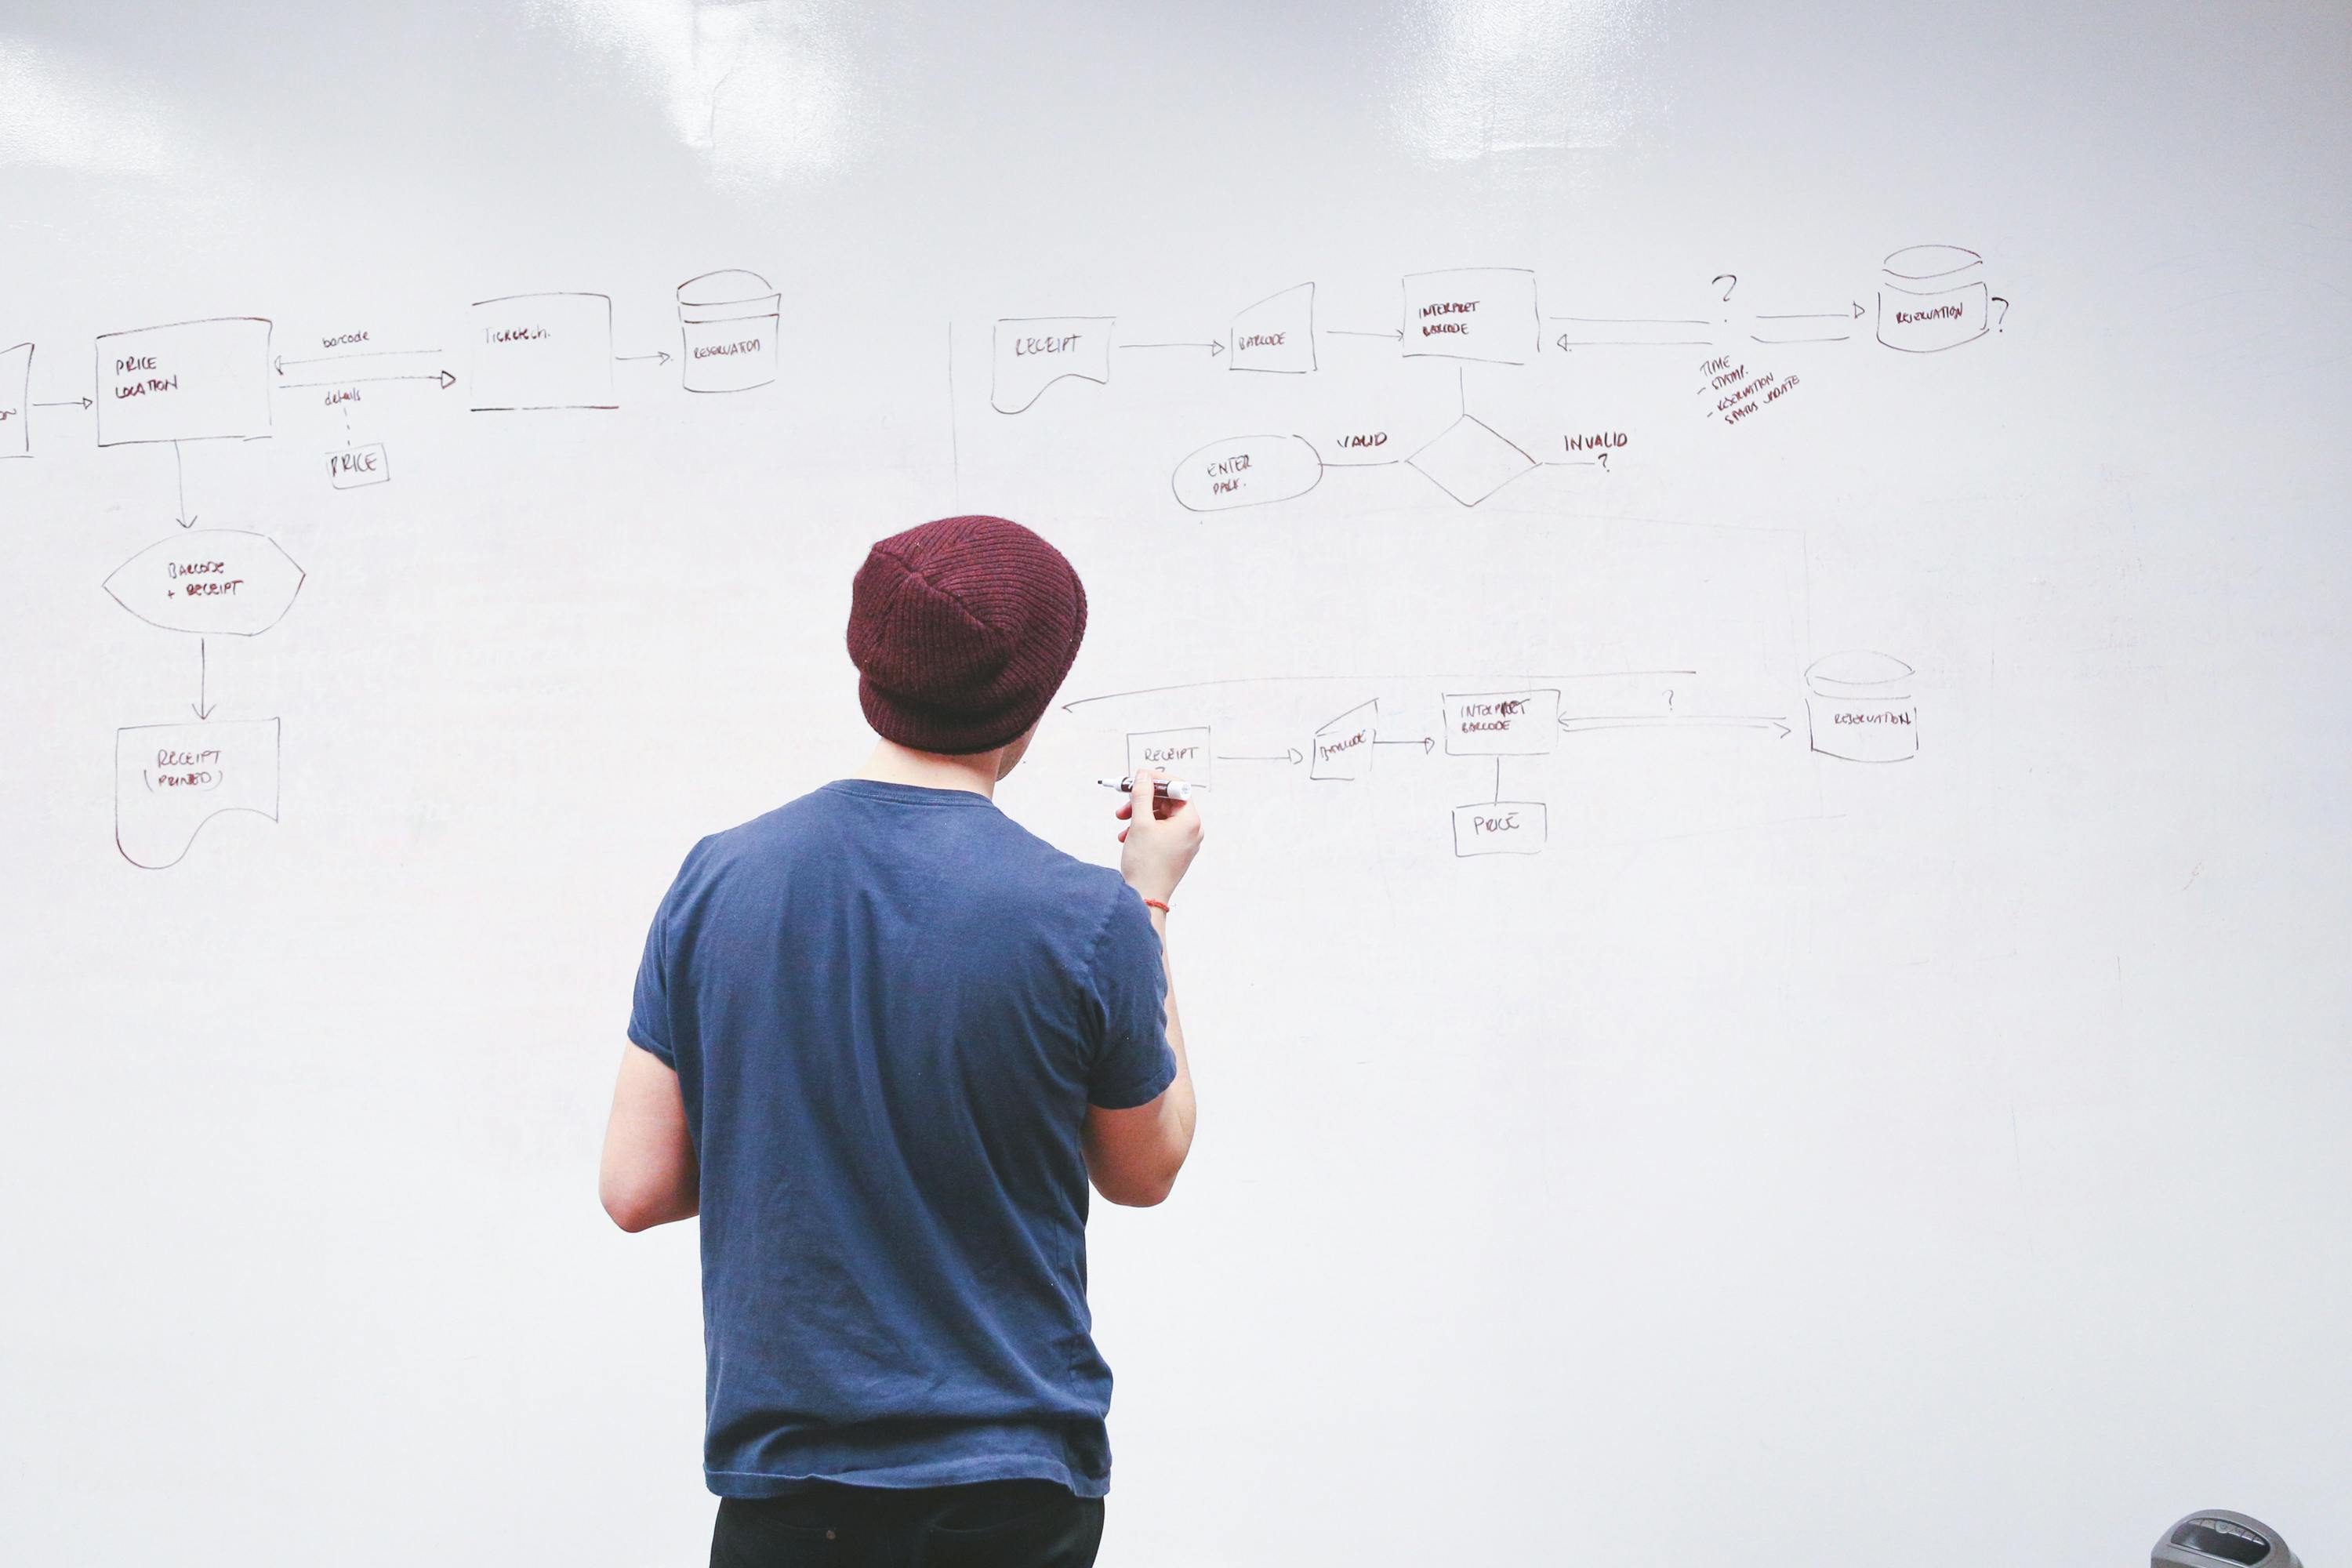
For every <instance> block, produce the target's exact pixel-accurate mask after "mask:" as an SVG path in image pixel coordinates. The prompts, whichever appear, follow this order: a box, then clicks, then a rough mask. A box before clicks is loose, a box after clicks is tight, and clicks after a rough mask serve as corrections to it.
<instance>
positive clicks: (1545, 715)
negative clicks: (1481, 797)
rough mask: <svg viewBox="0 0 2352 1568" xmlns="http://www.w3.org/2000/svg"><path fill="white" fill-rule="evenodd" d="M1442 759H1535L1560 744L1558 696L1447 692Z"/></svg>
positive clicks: (1550, 693) (1543, 692)
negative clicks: (1444, 757)
mask: <svg viewBox="0 0 2352 1568" xmlns="http://www.w3.org/2000/svg"><path fill="white" fill-rule="evenodd" d="M1444 705H1445V754H1446V755H1448V756H1451V757H1533V756H1539V755H1542V754H1543V753H1545V752H1550V751H1552V750H1553V749H1554V748H1556V747H1557V746H1558V745H1559V692H1558V691H1557V690H1554V689H1539V690H1532V691H1468V692H1449V693H1448V694H1447V695H1446V696H1445V698H1444Z"/></svg>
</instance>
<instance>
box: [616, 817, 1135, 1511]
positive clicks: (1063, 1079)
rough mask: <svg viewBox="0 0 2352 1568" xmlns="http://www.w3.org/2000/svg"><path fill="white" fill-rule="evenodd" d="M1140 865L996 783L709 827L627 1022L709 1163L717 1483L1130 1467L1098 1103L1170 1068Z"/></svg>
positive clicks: (1120, 1104)
mask: <svg viewBox="0 0 2352 1568" xmlns="http://www.w3.org/2000/svg"><path fill="white" fill-rule="evenodd" d="M1165 992H1166V982H1165V980H1164V977H1163V973H1162V971H1161V968H1160V942H1159V938H1158V936H1157V935H1156V934H1155V933H1154V932H1153V931H1152V929H1151V922H1150V918H1149V917H1148V916H1147V915H1146V914H1145V912H1144V908H1143V902H1142V900H1140V899H1139V898H1138V897H1137V896H1136V895H1135V893H1134V891H1133V890H1132V889H1129V888H1128V887H1127V885H1126V884H1125V883H1123V882H1121V881H1120V880H1119V879H1118V873H1116V872H1114V871H1111V870H1108V869H1106V868H1103V867H1099V866H1090V865H1087V864H1086V863H1085V862H1083V861H1080V860H1075V859H1073V858H1070V857H1069V856H1067V855H1065V854H1063V853H1062V852H1061V851H1060V850H1058V849H1055V848H1054V847H1052V846H1050V845H1048V844H1046V843H1045V842H1044V841H1043V840H1042V839H1039V838H1037V837H1034V836H1032V835H1031V834H1029V833H1028V832H1026V831H1025V830H1024V829H1023V828H1021V827H1020V826H1017V825H1015V824H1014V823H1013V820H1012V819H1011V818H1010V817H1007V816H1005V815H1004V814H1003V812H1001V811H999V810H997V809H996V807H995V805H992V803H991V802H990V801H988V800H987V799H985V798H984V797H982V796H981V795H973V794H971V793H969V792H966V791H961V790H937V789H919V788H917V787H915V786H913V785H909V784H880V783H875V782H872V781H868V780H863V779H858V780H844V781H841V782H839V783H835V784H827V785H825V786H824V788H823V789H820V790H817V791H816V792H814V794H811V795H803V796H802V797H801V798H800V799H798V800H796V801H793V803H792V804H791V805H786V806H783V807H782V808H781V809H779V810H776V811H772V812H770V813H769V814H768V815H767V816H762V817H760V818H758V819H757V820H755V821H751V822H748V823H745V824H744V825H743V826H740V827H737V828H732V829H730V830H729V831H728V832H725V833H720V834H716V835H713V836H712V837H709V838H706V839H704V840H703V841H702V842H701V843H699V844H698V845H696V846H695V847H694V850H693V852H692V853H691V854H689V855H688V857H687V858H686V864H685V866H684V867H683V868H680V869H679V871H678V874H677V882H676V883H675V884H673V885H672V886H671V888H670V890H669V893H668V896H667V897H666V898H665V899H663V900H662V905H661V909H660V910H659V912H657V913H656V915H655V917H654V922H653V930H652V931H650V932H649V933H648V934H647V936H646V955H645V962H644V963H643V964H642V965H641V966H640V967H639V969H638V972H637V992H636V1006H635V1012H634V1014H633V1015H632V1016H631V1018H630V1021H629V1038H630V1039H632V1040H634V1041H635V1042H636V1043H637V1044H638V1045H639V1046H642V1047H644V1048H645V1049H646V1050H648V1051H651V1052H652V1053H653V1054H654V1055H655V1056H656V1057H658V1058H661V1059H662V1060H663V1061H665V1062H667V1063H668V1064H669V1065H670V1066H672V1067H674V1068H677V1075H678V1086H679V1088H680V1089H682V1090H683V1091H684V1094H685V1099H686V1114H687V1121H688V1125H689V1126H690V1127H691V1128H692V1130H693V1134H694V1146H695V1152H696V1155H697V1156H698V1159H699V1160H700V1162H701V1177H702V1310H703V1340H704V1348H705V1352H706V1354H707V1356H708V1363H707V1375H706V1380H705V1381H706V1402H707V1405H708V1408H709V1429H708V1434H707V1437H706V1440H705V1445H704V1450H703V1468H704V1473H705V1475H706V1476H707V1477H708V1479H709V1486H710V1489H711V1490H712V1491H714V1492H717V1493H719V1495H720V1496H722V1497H767V1496H774V1495H777V1494H780V1493H782V1492H786V1491H789V1490H791V1489H793V1487H794V1485H795V1484H796V1483H798V1482H801V1481H803V1480H808V1479H825V1480H834V1481H843V1482H847V1483H850V1484H853V1485H862V1486H877V1487H927V1486H946V1485H952V1484H957V1483H961V1482H966V1481H986V1480H1002V1479H1021V1478H1034V1479H1043V1480H1051V1481H1058V1482H1061V1483H1062V1484H1063V1485H1065V1486H1067V1487H1068V1488H1069V1489H1071V1490H1072V1491H1074V1492H1076V1493H1077V1494H1079V1495H1080V1496H1082V1497H1099V1496H1101V1495H1103V1493H1105V1492H1106V1491H1108V1489H1109V1486H1110V1444H1109V1440H1108V1437H1107V1436H1106V1435H1105V1432H1104V1428H1103V1417H1104V1415H1106V1414H1107V1413H1108V1410H1109V1408H1110V1368H1109V1367H1108V1366H1107V1365H1105V1364H1104V1362H1103V1359H1102V1356H1101V1354H1100V1352H1097V1350H1096V1349H1095V1343H1094V1339H1093V1336H1092V1333H1091V1330H1092V1326H1093V1322H1092V1319H1091V1317H1090V1316H1089V1314H1088V1312H1087V1248H1086V1222H1087V1173H1086V1163H1085V1157H1084V1154H1083V1152H1082V1149H1081V1145H1080V1136H1081V1133H1082V1131H1083V1129H1084V1126H1085V1121H1086V1108H1087V1105H1088V1104H1089V1103H1092V1104H1095V1105H1099V1106H1104V1107H1106V1108H1108V1109H1112V1110H1118V1109H1123V1108H1126V1107H1129V1106H1136V1105H1142V1104H1145V1103H1146V1102H1148V1101H1150V1100H1153V1099H1154V1098H1156V1097H1157V1096H1158V1095H1159V1094H1160V1091H1161V1090H1163V1089H1166V1088H1167V1087H1168V1085H1169V1084H1170V1083H1171V1081H1172V1080H1173V1079H1174V1078H1175V1075H1176V1061H1175V1056H1174V1054H1173V1053H1172V1052H1171V1051H1170V1049H1169V1048H1168V1041H1167V1034H1166V1028H1165V1023H1164V1017H1163V1014H1162V1012H1161V1005H1162V1001H1163V998H1164V995H1165Z"/></svg>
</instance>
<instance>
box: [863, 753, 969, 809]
mask: <svg viewBox="0 0 2352 1568" xmlns="http://www.w3.org/2000/svg"><path fill="white" fill-rule="evenodd" d="M996 763H997V753H996V752H975V753H974V754H973V755H971V756H968V757H950V756H946V755H943V754H941V753H940V752H919V751H916V750H915V749H914V748H913V747H911V746H902V745H900V744H898V742H896V741H878V742H876V743H875V746H874V752H873V754H872V755H871V756H869V757H867V758H866V765H865V766H864V767H863V768H861V769H859V770H858V773H857V776H858V777H859V778H862V779H874V780H876V781H877V782H879V783H882V784H914V785H916V786H917V787H919V788H921V789H960V790H964V791H967V792H969V793H971V794H972V795H981V796H983V797H985V798H987V799H989V800H994V799H995V798H996Z"/></svg>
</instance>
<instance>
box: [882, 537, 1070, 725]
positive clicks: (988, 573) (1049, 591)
mask: <svg viewBox="0 0 2352 1568" xmlns="http://www.w3.org/2000/svg"><path fill="white" fill-rule="evenodd" d="M1086 635H1087V591H1086V589H1085V588H1083V587H1082V586H1080V585H1079V583H1078V574H1076V572H1073V571H1072V570H1070V563H1068V562H1067V561H1066V560H1064V559H1063V558H1062V552H1060V551H1058V550H1056V549H1055V548H1054V547H1053V546H1052V545H1050V544H1048V543H1046V542H1045V541H1044V540H1042V539H1040V538H1038V537H1037V536H1036V535H1035V534H1034V533H1032V532H1030V531H1028V530H1027V529H1025V528H1024V527H1022V526H1021V525H1020V524H1019V523H1017V522H1008V521H1005V520H1004V519H1003V518H1001V517H943V518H941V519H940V521H937V522H927V523H924V524H923V525H922V526H921V527H919V528H910V529H908V531H906V532H904V533H895V534H892V535H891V536H890V537H889V538H887V539H886V540H884V541H882V542H880V543H879V544H877V545H876V546H875V547H874V548H873V549H872V550H871V551H869V552H866V564H865V565H863V566H860V567H859V568H858V569H857V581H856V584H854V585H853V586H852V587H851V589H850V598H849V658H850V662H852V663H853V664H855V665H856V666H857V677H858V679H857V700H858V701H859V703H860V704H861V705H863V706H864V708H865V710H866V722H867V723H869V724H871V725H873V726H874V728H875V731H877V733H879V734H880V735H882V736H883V737H884V738H886V739H887V740H892V741H896V742H898V744H900V745H902V746H912V747H913V748H914V749H915V750H917V751H919V752H944V753H946V754H948V755H950V756H964V755H968V754H970V753H971V752H987V751H993V750H994V749H996V748H997V747H999V746H1001V745H1003V744H1004V743H1005V742H1007V741H1010V740H1013V738H1015V737H1016V736H1018V735H1020V734H1021V733H1022V732H1023V731H1025V730H1027V729H1028V728H1029V726H1030V725H1032V724H1034V723H1035V722H1036V721H1037V719H1038V716H1039V715H1040V714H1042V713H1044V712H1045V705H1046V704H1047V703H1048V702H1051V701H1052V700H1054V693H1055V691H1056V690H1058V689H1060V687H1061V684H1062V678H1063V677H1064V676H1066V675H1067V674H1069V672H1070V664H1071V661H1072V660H1074V659H1076V658H1077V657H1078V643H1079V640H1080V639H1081V638H1083V637H1085V636H1086Z"/></svg>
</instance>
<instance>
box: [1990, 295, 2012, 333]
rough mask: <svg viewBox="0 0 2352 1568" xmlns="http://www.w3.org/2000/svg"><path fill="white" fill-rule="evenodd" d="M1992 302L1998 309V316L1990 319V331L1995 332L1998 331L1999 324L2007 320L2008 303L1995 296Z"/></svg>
mask: <svg viewBox="0 0 2352 1568" xmlns="http://www.w3.org/2000/svg"><path fill="white" fill-rule="evenodd" d="M1992 302H1993V303H1994V304H1996V305H1998V306H2000V315H1998V316H1995V317H1994V318H1993V319H1992V330H1993V331H1996V332H1997V331H2000V324H2001V323H2002V322H2003V321H2008V320H2009V301H2008V300H2004V299H2002V298H2001V297H2000V295H1998V294H1995V295H1994V296H1993V297H1992Z"/></svg>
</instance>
